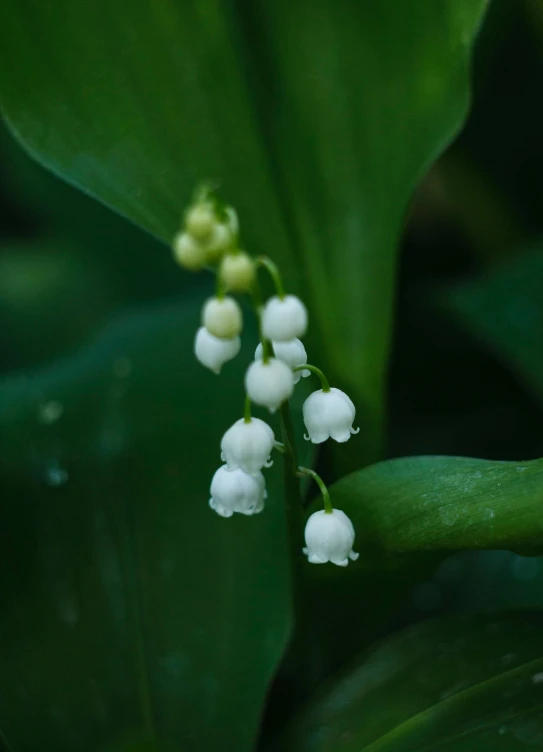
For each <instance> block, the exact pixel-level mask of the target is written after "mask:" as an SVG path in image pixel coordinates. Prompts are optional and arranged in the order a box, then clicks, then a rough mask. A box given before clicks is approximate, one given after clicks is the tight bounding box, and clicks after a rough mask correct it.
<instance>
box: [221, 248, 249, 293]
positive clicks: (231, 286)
mask: <svg viewBox="0 0 543 752" xmlns="http://www.w3.org/2000/svg"><path fill="white" fill-rule="evenodd" d="M255 273H256V271H255V263H254V261H253V259H252V258H251V257H250V256H249V254H248V253H245V252H244V251H239V252H238V253H227V254H226V256H224V257H223V260H222V261H221V266H220V269H219V275H220V278H221V281H222V282H223V283H224V285H225V287H226V288H227V289H228V290H232V291H233V292H249V291H250V290H251V288H252V286H253V283H254V281H255Z"/></svg>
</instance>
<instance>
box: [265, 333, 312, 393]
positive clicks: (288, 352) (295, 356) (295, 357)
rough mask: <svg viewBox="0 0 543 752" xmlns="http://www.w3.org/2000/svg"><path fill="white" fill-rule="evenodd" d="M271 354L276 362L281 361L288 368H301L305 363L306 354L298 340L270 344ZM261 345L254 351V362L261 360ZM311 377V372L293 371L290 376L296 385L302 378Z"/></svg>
mask: <svg viewBox="0 0 543 752" xmlns="http://www.w3.org/2000/svg"><path fill="white" fill-rule="evenodd" d="M272 345H273V352H274V353H275V357H276V358H277V360H282V361H283V363H286V364H287V366H288V367H289V368H294V367H295V366H303V365H305V364H306V363H307V353H306V351H305V347H304V344H303V342H301V340H299V339H291V340H288V341H287V342H272ZM262 353H263V348H262V343H260V344H259V345H258V347H257V348H256V350H255V360H262ZM310 375H311V371H307V370H305V371H295V372H294V373H293V374H292V376H293V379H294V383H295V384H297V383H298V382H299V381H300V378H301V377H302V376H304V378H305V377H307V376H310Z"/></svg>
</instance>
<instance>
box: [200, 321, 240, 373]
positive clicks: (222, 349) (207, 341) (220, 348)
mask: <svg viewBox="0 0 543 752" xmlns="http://www.w3.org/2000/svg"><path fill="white" fill-rule="evenodd" d="M240 347H241V340H240V338H239V337H232V338H231V339H221V338H220V337H215V336H214V335H213V334H211V333H210V332H208V330H207V329H206V328H205V326H201V327H200V328H199V329H198V331H197V332H196V337H195V339H194V354H195V355H196V358H197V359H198V360H199V361H200V363H201V364H202V365H204V366H205V367H206V368H209V369H210V370H211V371H213V373H217V374H219V373H220V372H221V368H222V367H223V365H224V364H225V363H226V362H227V361H229V360H232V359H233V358H235V357H236V355H237V354H238V353H239V350H240Z"/></svg>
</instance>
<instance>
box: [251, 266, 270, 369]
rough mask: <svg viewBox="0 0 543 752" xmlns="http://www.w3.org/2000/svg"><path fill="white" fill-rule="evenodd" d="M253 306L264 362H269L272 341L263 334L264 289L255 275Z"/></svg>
mask: <svg viewBox="0 0 543 752" xmlns="http://www.w3.org/2000/svg"><path fill="white" fill-rule="evenodd" d="M252 293H253V307H254V311H255V316H256V320H257V324H258V339H259V340H260V343H261V345H262V361H263V362H264V363H267V362H268V360H269V359H270V341H269V340H268V339H266V337H264V335H263V334H262V308H263V306H264V304H263V302H262V290H261V289H260V284H259V283H258V279H257V278H256V277H255V281H254V282H253V290H252Z"/></svg>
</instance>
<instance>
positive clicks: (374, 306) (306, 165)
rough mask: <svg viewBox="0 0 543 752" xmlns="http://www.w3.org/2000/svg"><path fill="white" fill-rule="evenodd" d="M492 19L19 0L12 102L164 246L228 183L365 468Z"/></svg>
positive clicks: (14, 12)
mask: <svg viewBox="0 0 543 752" xmlns="http://www.w3.org/2000/svg"><path fill="white" fill-rule="evenodd" d="M484 6H485V0H462V1H461V2H458V0H455V2H452V0H441V1H440V2H439V3H438V4H437V5H428V3H427V2H425V0H411V1H410V2H409V3H408V4H405V5H401V6H398V5H397V3H396V2H394V1H393V0H387V2H382V0H381V2H372V3H364V4H360V3H356V2H355V1H354V0H349V2H346V3H344V4H338V3H333V2H325V3H320V4H318V5H317V6H315V4H314V3H310V2H308V1H307V0H300V2H297V3H294V4H292V3H290V2H288V3H287V2H280V3H275V4H274V5H273V6H269V7H268V6H255V5H254V4H253V3H248V2H245V1H244V0H238V2H231V3H227V4H221V3H218V2H216V0H212V1H211V2H209V3H205V4H201V3H189V4H183V5H182V6H181V5H179V4H174V3H167V4H164V5H161V6H154V5H153V6H149V5H148V4H146V3H143V2H139V3H137V4H136V5H135V4H134V2H131V3H130V5H129V9H128V10H129V12H125V8H124V6H122V5H120V4H116V5H115V6H113V7H111V6H109V5H106V4H102V3H98V4H93V5H92V6H84V7H83V6H78V8H77V9H75V8H74V7H73V6H72V5H71V4H70V3H67V2H66V0H56V2H54V3H49V4H48V5H46V6H44V5H43V4H41V3H38V2H35V3H32V4H31V6H27V7H24V8H23V6H21V5H20V3H18V2H17V0H10V2H9V5H8V7H7V8H6V23H5V24H4V25H3V28H2V36H1V37H0V39H1V41H2V42H3V43H2V45H1V46H0V49H2V50H3V54H4V66H0V70H2V68H3V69H4V71H5V73H4V75H3V76H2V75H1V74H0V101H1V103H2V109H3V111H4V114H5V116H6V118H7V120H8V122H9V124H10V126H11V128H12V129H13V131H14V132H15V133H16V134H17V136H18V137H19V138H20V139H21V141H22V142H23V143H24V144H25V145H26V147H27V148H28V149H29V150H30V151H31V152H32V153H33V154H34V155H35V156H37V157H38V158H39V159H40V160H41V161H42V162H43V163H44V164H46V165H47V166H49V167H50V168H52V169H53V170H54V171H56V172H57V173H59V174H61V175H63V176H64V177H66V178H67V179H69V180H70V181H72V182H74V183H75V184H76V185H79V186H80V187H82V188H83V189H84V190H85V191H87V192H89V193H90V194H91V195H94V196H96V197H98V198H99V199H101V200H102V201H104V202H106V203H108V204H110V205H111V206H112V207H114V208H115V209H117V210H118V211H120V212H121V213H122V214H125V215H126V216H128V217H129V218H130V219H132V220H134V221H135V222H137V223H138V224H140V225H142V226H143V227H144V228H146V229H148V230H149V231H150V232H152V233H154V234H155V235H157V236H158V237H160V238H162V239H163V240H166V241H168V240H169V239H170V238H171V237H172V235H173V233H174V232H175V230H176V229H177V227H178V223H179V212H180V207H181V206H183V205H184V204H186V202H187V200H188V198H189V196H190V192H191V190H192V189H193V187H194V185H195V184H196V183H197V182H199V181H200V180H202V179H203V178H212V179H217V180H219V181H220V183H221V185H222V186H223V188H224V192H225V195H226V196H227V197H228V200H229V201H230V202H232V203H233V204H234V205H235V206H236V208H237V209H238V210H239V212H240V216H241V219H242V227H243V233H244V239H245V242H246V244H247V247H248V248H249V250H255V251H257V252H266V253H269V254H270V255H272V256H273V257H274V259H275V260H276V261H278V262H279V263H280V265H281V267H282V269H283V271H284V272H285V275H286V279H287V280H288V284H289V285H292V286H294V287H298V288H300V289H301V290H302V291H303V292H304V294H305V295H306V297H307V299H308V300H309V301H310V302H311V303H312V319H313V321H314V323H315V324H316V327H315V328H314V331H313V345H315V344H316V343H317V342H318V343H319V344H318V348H319V353H320V354H321V359H324V360H325V363H324V365H326V366H328V367H329V368H330V369H331V371H332V373H333V375H334V378H335V379H336V380H337V381H338V382H339V383H340V385H342V386H345V387H348V388H349V389H350V390H351V392H353V394H354V397H355V398H356V401H357V402H359V404H360V412H361V414H362V417H363V420H364V424H365V426H366V430H365V432H364V436H363V437H361V440H360V446H364V450H361V449H359V451H358V453H357V456H356V457H354V456H353V455H351V456H350V458H349V455H348V454H347V453H345V454H344V459H343V460H342V463H343V467H344V468H347V467H350V468H351V469H355V468H356V467H357V466H359V465H360V462H361V461H363V462H368V461H370V460H372V459H376V458H377V457H378V456H379V455H380V453H381V451H382V428H383V427H382V417H383V400H384V383H385V381H384V376H385V371H386V364H387V360H388V349H389V340H390V333H391V323H392V311H393V288H394V279H395V259H396V249H397V244H398V235H399V232H400V229H401V223H402V218H403V214H404V211H405V208H406V205H407V202H408V200H409V198H410V195H411V192H412V190H413V188H414V186H415V184H416V182H417V180H418V179H420V177H421V175H422V174H423V172H424V170H425V169H427V168H428V166H429V164H430V163H431V161H432V160H433V159H434V158H435V157H436V156H437V154H438V153H439V152H440V151H441V150H442V149H443V148H444V147H445V146H446V144H447V143H448V141H449V140H450V139H451V138H452V136H453V135H454V134H455V133H456V132H457V131H458V129H459V128H460V126H461V124H462V121H463V118H464V116H465V114H466V109H467V101H468V72H467V63H468V58H469V54H470V49H471V43H472V40H473V37H474V35H475V32H476V31H477V29H478V26H479V22H480V20H481V16H482V12H483V8H484ZM38 39H39V44H38ZM0 54H2V53H0ZM1 59H2V58H0V60H1ZM8 61H9V65H8V64H7V63H8ZM8 71H9V72H8ZM315 80H318V82H319V83H318V86H314V85H313V82H314V81H315ZM45 123H46V124H47V125H46V127H44V124H45ZM300 272H302V274H303V279H301V276H302V275H301V274H300ZM331 310H332V311H333V315H330V311H331Z"/></svg>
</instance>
